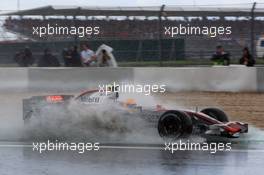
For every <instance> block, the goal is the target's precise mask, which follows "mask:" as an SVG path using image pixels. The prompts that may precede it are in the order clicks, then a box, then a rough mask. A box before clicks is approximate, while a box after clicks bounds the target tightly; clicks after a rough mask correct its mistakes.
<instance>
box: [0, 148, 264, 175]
mask: <svg viewBox="0 0 264 175" xmlns="http://www.w3.org/2000/svg"><path fill="white" fill-rule="evenodd" d="M5 144H7V143H5ZM5 144H3V143H2V147H1V148H0V172H1V174H3V175H14V174H20V175H28V174H41V175H42V174H43V175H47V174H49V175H60V174H61V175H71V174H75V175H77V174H78V175H79V174H102V175H104V174H108V175H109V174H122V175H123V174H133V175H135V174H154V175H155V174H181V175H185V174H186V175H190V174H191V175H193V174H197V175H207V174H208V175H211V174H214V175H222V174H241V175H248V174H262V173H263V170H264V168H263V162H264V152H263V150H255V149H250V150H249V149H234V150H233V151H230V152H218V153H215V154H211V153H209V152H203V151H177V152H175V153H174V154H171V153H170V152H168V151H164V150H162V149H158V148H156V147H149V146H148V147H147V146H146V147H142V146H141V147H140V148H136V147H134V148H133V147H127V148H126V146H125V147H121V148H120V147H118V148H114V147H111V148H102V149H100V150H99V151H91V152H85V153H84V154H79V153H77V152H70V151H68V152H67V151H64V152H45V153H42V154H40V153H38V152H34V151H32V148H30V147H21V146H20V145H17V146H13V147H10V145H6V146H4V145H5ZM16 144H17V143H16ZM262 147H263V144H262Z"/></svg>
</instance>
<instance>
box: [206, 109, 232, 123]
mask: <svg viewBox="0 0 264 175" xmlns="http://www.w3.org/2000/svg"><path fill="white" fill-rule="evenodd" d="M201 113H204V114H206V115H209V116H210V117H212V118H214V119H216V120H218V121H220V122H228V121H229V120H228V117H227V115H226V114H225V112H224V111H222V110H221V109H218V108H206V109H203V110H202V111H201Z"/></svg>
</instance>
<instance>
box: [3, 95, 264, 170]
mask: <svg viewBox="0 0 264 175" xmlns="http://www.w3.org/2000/svg"><path fill="white" fill-rule="evenodd" d="M31 95H32V94H19V93H18V94H1V95H0V103H1V104H0V108H1V110H0V114H1V124H0V133H1V134H0V174H1V175H15V174H19V175H28V174H37V175H38V174H39V175H72V174H75V175H82V174H102V175H105V174H107V175H109V174H115V175H118V174H120V175H121V174H122V175H124V174H131V175H137V174H138V175H139V174H153V175H156V174H157V175H161V174H162V175H164V174H166V175H167V174H180V175H207V174H208V175H211V174H214V175H223V174H225V175H226V174H239V175H248V174H263V171H264V167H263V165H264V149H263V148H264V132H263V131H261V130H259V129H257V128H255V127H253V126H250V130H249V133H248V134H247V135H245V136H242V137H241V138H240V139H237V140H232V150H231V151H224V152H222V151H219V152H217V153H215V154H212V153H210V152H208V151H176V152H174V153H173V154H172V153H171V152H169V151H165V150H164V145H163V144H162V143H158V144H146V143H144V144H143V143H140V144H135V142H137V141H139V142H140V141H142V142H145V141H146V140H147V138H146V137H142V138H140V139H139V138H137V139H138V140H137V141H135V140H130V141H131V142H133V141H134V142H133V144H130V142H128V141H127V140H126V141H125V143H124V144H120V143H119V144H115V143H112V144H108V145H107V146H105V147H102V148H100V150H99V151H86V152H84V153H83V154H80V153H78V152H76V151H50V152H44V153H41V154H40V153H39V152H36V151H33V148H32V145H31V144H32V143H31V142H22V141H21V140H22V138H23V127H24V126H23V120H22V118H21V114H22V113H21V99H22V98H24V97H28V96H31ZM133 138H134V137H131V139H133ZM159 142H160V140H159Z"/></svg>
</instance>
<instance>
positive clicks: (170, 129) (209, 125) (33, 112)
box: [23, 90, 248, 139]
mask: <svg viewBox="0 0 264 175" xmlns="http://www.w3.org/2000/svg"><path fill="white" fill-rule="evenodd" d="M119 95H120V94H119V93H118V92H112V93H108V94H105V93H102V92H100V91H99V90H89V91H86V92H84V93H82V94H80V95H78V96H74V95H48V96H33V97H31V98H29V99H24V100H23V119H24V121H25V123H28V122H30V119H31V118H32V117H33V116H37V115H38V114H39V113H40V111H41V108H43V106H46V105H52V106H55V105H56V106H67V105H68V104H69V103H70V102H72V101H74V102H77V104H80V105H103V104H105V103H114V104H116V105H118V106H120V108H118V110H120V111H119V112H120V113H121V114H122V116H123V115H131V117H140V118H143V119H144V120H146V121H148V122H151V123H153V124H154V126H155V127H156V128H157V131H158V133H159V135H160V136H161V137H163V138H164V139H166V138H168V139H178V138H186V137H188V136H190V135H192V134H194V135H201V136H208V135H209V136H212V135H213V136H220V137H226V138H236V137H239V135H240V134H241V133H247V132H248V124H245V123H241V122H236V121H229V120H228V117H227V115H226V114H225V113H224V112H223V111H222V110H220V109H218V108H206V109H203V110H201V111H200V112H197V111H191V110H179V109H172V110H171V109H165V108H163V107H162V106H161V105H157V106H156V107H154V108H148V107H147V108H144V107H142V106H138V105H137V104H136V103H135V100H134V99H127V100H125V101H120V100H119V99H120V98H119Z"/></svg>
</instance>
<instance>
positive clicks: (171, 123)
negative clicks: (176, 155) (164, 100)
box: [158, 111, 193, 139]
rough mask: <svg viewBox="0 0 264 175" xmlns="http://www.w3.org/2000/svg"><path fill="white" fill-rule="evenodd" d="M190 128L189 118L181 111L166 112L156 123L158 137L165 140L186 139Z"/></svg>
mask: <svg viewBox="0 0 264 175" xmlns="http://www.w3.org/2000/svg"><path fill="white" fill-rule="evenodd" d="M192 128H193V126H192V119H191V117H190V116H189V115H188V114H187V113H185V112H183V111H167V112H165V113H164V114H162V116H161V117H160V119H159V121H158V132H159V135H160V136H161V137H163V138H166V139H178V138H186V137H188V136H189V135H190V134H191V133H192Z"/></svg>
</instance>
